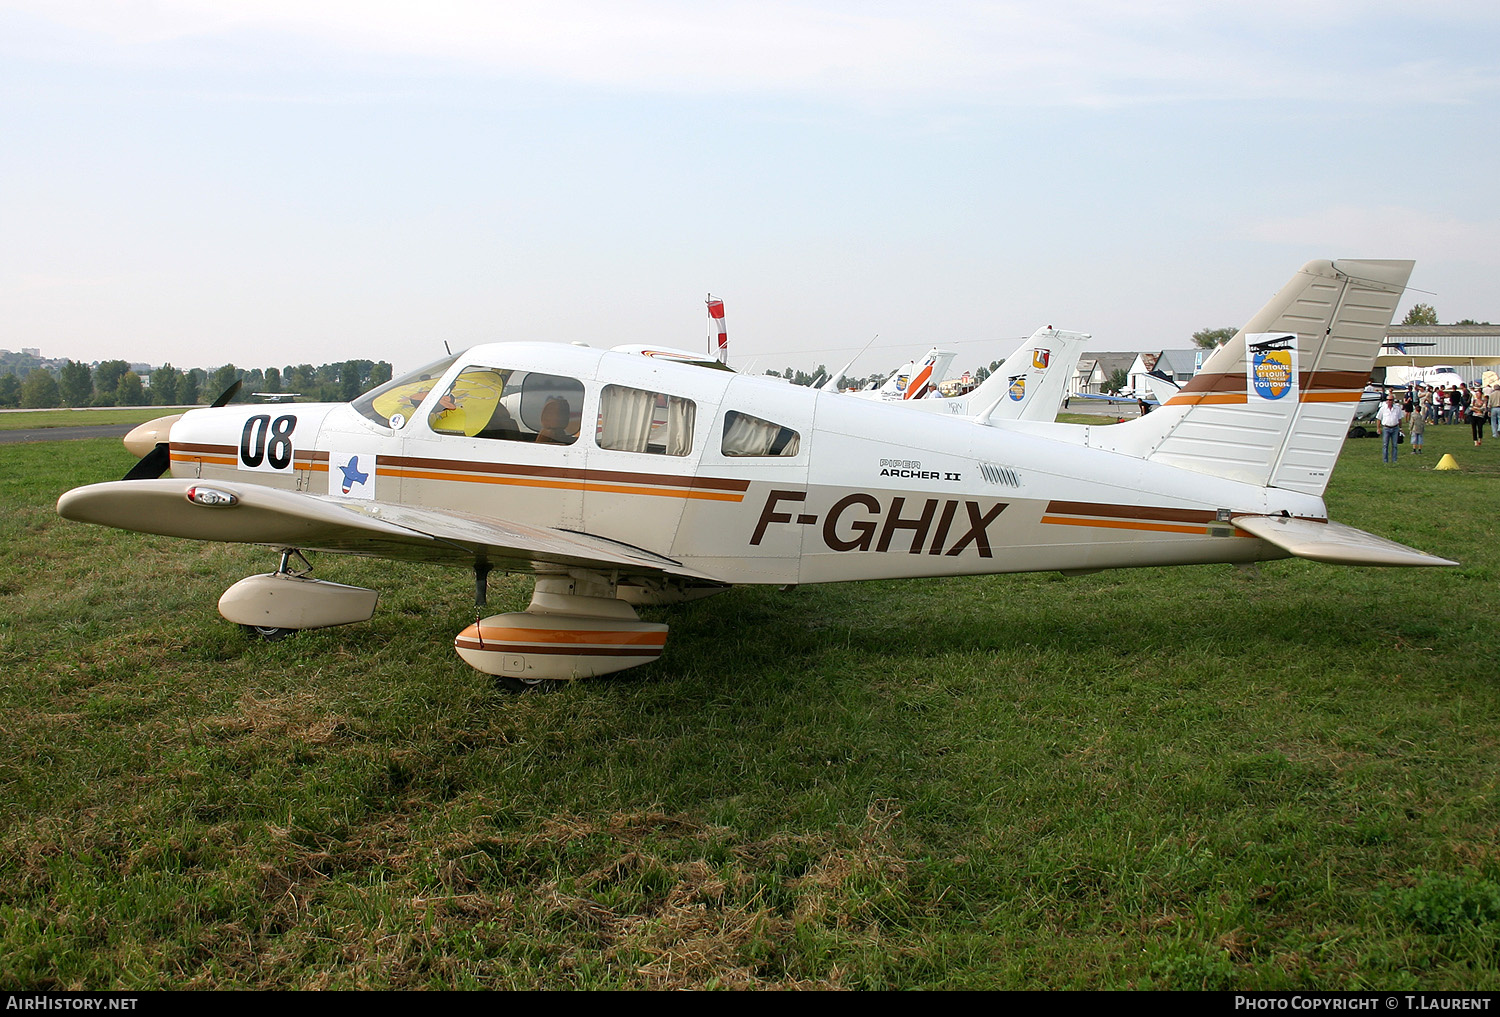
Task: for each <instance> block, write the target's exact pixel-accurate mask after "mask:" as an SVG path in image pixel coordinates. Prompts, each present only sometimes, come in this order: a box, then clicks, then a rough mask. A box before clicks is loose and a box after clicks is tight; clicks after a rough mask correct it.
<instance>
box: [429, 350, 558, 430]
mask: <svg viewBox="0 0 1500 1017" xmlns="http://www.w3.org/2000/svg"><path fill="white" fill-rule="evenodd" d="M582 410H583V383H582V382H580V381H578V380H577V379H574V378H565V377H560V376H558V375H553V374H538V373H536V372H532V371H516V370H507V369H504V368H498V367H470V368H466V369H465V370H464V371H462V372H461V373H460V374H459V376H458V377H457V378H455V379H454V380H453V384H452V385H450V386H449V387H448V391H446V392H444V393H443V395H442V398H440V399H439V400H438V403H437V405H436V406H434V407H433V409H432V413H431V414H430V415H429V417H428V423H429V424H430V425H431V427H432V429H433V430H434V431H436V432H437V433H438V434H461V435H464V436H466V437H469V438H491V439H496V440H499V441H529V442H534V443H535V444H538V445H571V444H573V443H574V442H575V441H577V440H578V427H579V422H580V421H581V420H582Z"/></svg>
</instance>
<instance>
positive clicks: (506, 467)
mask: <svg viewBox="0 0 1500 1017" xmlns="http://www.w3.org/2000/svg"><path fill="white" fill-rule="evenodd" d="M380 465H381V467H382V468H384V467H391V468H393V469H408V470H446V471H451V472H455V473H496V474H501V473H504V474H510V475H511V476H520V477H545V478H549V479H556V480H583V481H589V482H593V483H612V484H654V485H659V486H662V487H684V488H689V489H702V490H711V491H714V490H716V491H741V492H743V491H747V490H749V489H750V481H748V480H727V479H724V478H720V477H688V476H683V475H681V474H671V473H627V472H624V471H621V470H579V469H566V468H563V467H557V466H531V465H526V464H522V463H491V462H481V461H473V460H467V459H424V458H421V457H418V456H384V455H383V456H381V457H380Z"/></svg>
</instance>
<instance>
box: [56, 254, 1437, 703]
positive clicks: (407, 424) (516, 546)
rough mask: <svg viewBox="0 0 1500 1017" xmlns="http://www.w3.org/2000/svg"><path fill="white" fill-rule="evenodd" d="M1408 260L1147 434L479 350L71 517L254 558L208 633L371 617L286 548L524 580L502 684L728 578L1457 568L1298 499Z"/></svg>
mask: <svg viewBox="0 0 1500 1017" xmlns="http://www.w3.org/2000/svg"><path fill="white" fill-rule="evenodd" d="M1411 267H1412V263H1411V262H1407V261H1336V262H1330V261H1315V262H1311V263H1309V264H1308V265H1306V266H1305V267H1304V268H1303V269H1301V270H1300V271H1299V272H1297V273H1296V275H1294V276H1293V277H1292V280H1291V282H1290V283H1288V284H1287V285H1286V286H1285V287H1283V288H1282V289H1281V291H1280V292H1279V293H1277V294H1276V296H1275V297H1273V298H1272V299H1271V301H1270V302H1269V303H1268V304H1267V305H1266V306H1265V307H1264V308H1263V309H1262V310H1261V311H1260V312H1258V313H1257V314H1256V315H1255V316H1254V317H1253V318H1251V320H1250V322H1249V323H1248V324H1247V325H1246V326H1245V328H1244V329H1243V330H1242V331H1241V332H1240V333H1239V334H1238V335H1236V336H1235V337H1234V339H1232V340H1231V341H1230V342H1229V343H1228V344H1226V345H1225V346H1224V347H1222V348H1221V349H1219V350H1218V351H1217V352H1215V353H1214V354H1213V355H1212V356H1211V357H1210V358H1209V359H1208V361H1207V362H1206V363H1205V364H1204V365H1203V370H1202V371H1201V372H1200V373H1199V374H1198V375H1197V376H1196V377H1194V378H1193V379H1192V381H1190V382H1189V383H1188V384H1187V385H1185V386H1184V387H1183V388H1182V390H1181V391H1180V392H1178V393H1177V394H1176V395H1175V396H1173V397H1172V398H1171V399H1170V400H1168V402H1167V403H1166V404H1165V405H1163V406H1162V407H1161V408H1160V409H1158V410H1157V411H1156V412H1154V413H1152V414H1150V415H1149V416H1146V417H1143V418H1140V419H1137V420H1131V421H1128V422H1126V423H1123V424H1115V425H1110V426H1089V425H1076V424H1058V423H1054V422H1047V421H1027V420H999V419H993V418H992V419H989V420H988V421H982V420H979V419H976V418H974V417H970V418H963V417H954V416H950V415H947V414H927V413H912V412H910V411H909V410H907V409H903V408H897V407H892V406H890V405H886V404H883V403H880V402H874V401H867V400H861V399H850V398H847V397H846V396H843V395H838V394H835V393H832V392H820V391H817V390H812V389H805V388H798V387H795V386H790V385H786V384H777V383H774V382H770V381H764V380H761V379H758V378H754V377H747V376H743V375H738V374H734V373H733V372H729V371H723V370H710V369H706V368H704V367H700V366H696V365H693V364H686V363H680V362H675V361H673V360H672V359H669V358H666V357H645V356H640V355H633V354H628V353H619V352H605V351H602V350H595V349H589V348H580V347H579V346H568V345H555V344H523V343H516V344H501V345H486V346H476V347H474V348H472V349H470V350H467V351H466V352H464V353H461V354H459V355H458V356H455V357H449V358H448V359H446V360H443V361H441V362H439V363H436V364H433V365H432V366H430V367H427V368H424V369H422V370H420V371H417V372H414V373H412V374H410V375H407V376H406V377H403V378H400V379H397V380H395V381H392V382H390V383H389V384H386V385H383V386H381V387H380V388H377V389H375V390H373V391H371V392H369V393H366V394H365V395H364V396H361V397H360V398H359V399H357V400H355V401H354V402H353V403H349V404H322V405H319V404H298V405H294V406H286V407H266V406H222V407H219V408H205V409H200V410H193V411H190V412H188V413H185V414H183V415H182V417H181V418H180V419H178V420H176V421H175V422H172V423H170V424H169V425H168V424H166V422H153V424H152V425H143V431H144V433H145V434H146V435H147V437H148V439H149V440H150V441H155V442H157V444H155V445H154V447H149V450H148V451H147V453H146V455H145V456H144V457H143V459H142V461H141V462H140V463H138V464H137V466H136V468H135V469H133V470H132V471H131V473H130V474H128V475H127V476H130V477H141V476H146V477H156V476H158V475H159V474H160V473H162V472H163V471H165V470H167V469H170V471H171V478H170V479H144V480H141V479H129V480H125V481H117V482H114V483H106V484H95V485H91V486H88V487H81V488H77V489H75V490H72V491H69V492H67V493H66V494H64V495H63V496H62V498H61V499H60V500H59V501H58V511H59V512H60V513H61V514H62V515H64V516H66V517H67V518H69V519H76V520H82V521H85V522H93V523H101V524H104V525H109V526H117V527H122V528H124V529H129V530H138V531H143V532H147V533H159V534H166V535H169V536H179V537H190V538H196V539H200V540H222V541H234V542H239V543H252V544H263V545H267V546H269V547H271V548H274V549H276V550H278V551H280V552H281V567H280V568H279V569H278V570H277V571H275V572H273V573H270V574H268V575H262V576H252V577H250V578H248V579H244V580H242V581H240V582H239V583H236V584H235V585H234V586H232V587H231V588H230V589H229V590H228V591H227V592H226V593H225V594H224V596H223V597H222V598H221V600H220V602H219V609H220V612H221V613H222V614H223V615H224V616H225V617H226V618H228V619H229V620H230V621H233V622H238V623H240V624H243V625H246V626H251V627H254V628H256V629H259V630H262V631H263V632H268V633H270V634H276V633H278V632H279V631H280V630H287V629H299V628H312V627H318V626H324V625H336V624H343V623H347V622H354V621H361V620H365V619H367V618H369V617H370V616H371V615H372V614H373V612H374V607H375V600H376V597H377V593H376V592H375V591H373V590H361V589H358V588H354V587H348V586H342V585H339V584H336V583H329V582H325V581H322V580H315V579H311V578H308V577H307V576H306V575H305V574H302V573H298V572H297V571H295V570H294V569H293V568H292V567H291V561H292V560H293V559H294V558H296V557H299V555H298V554H297V552H299V551H302V550H316V551H331V552H341V553H352V554H365V555H373V556H377V557H386V558H393V559H403V560H416V561H427V562H435V563H439V564H447V565H457V566H462V567H465V568H469V569H472V570H474V573H475V576H476V586H477V594H478V597H477V599H478V601H479V603H481V604H482V603H483V602H484V589H485V579H486V577H487V575H488V573H489V572H490V570H492V569H497V568H498V569H502V570H506V571H515V572H531V573H534V574H535V576H536V589H535V592H534V593H533V595H532V600H531V603H530V606H529V607H528V608H527V609H526V610H525V611H518V612H513V613H510V614H503V615H496V616H493V617H489V618H484V619H483V620H481V621H478V622H476V623H475V624H474V625H471V626H469V627H468V628H467V629H465V630H464V631H463V632H462V633H461V634H459V636H458V638H457V649H458V652H459V653H460V654H461V655H462V657H463V658H464V659H465V660H466V661H468V662H469V663H470V664H472V665H473V666H475V667H477V668H479V669H480V670H482V671H485V672H488V673H490V674H494V675H497V676H499V677H500V679H501V681H502V683H503V684H505V685H507V686H508V687H511V688H521V687H526V686H527V685H534V684H539V683H542V682H547V681H551V680H558V679H568V678H574V677H579V676H589V675H599V674H607V673H610V672H613V671H618V670H621V669H623V668H627V667H631V666H633V665H637V664H643V663H647V662H649V661H652V660H655V659H656V658H657V657H658V656H660V655H661V653H662V649H663V645H664V643H665V641H666V634H667V626H666V625H663V624H655V623H647V622H642V621H640V620H639V619H638V618H637V616H636V613H635V610H634V609H633V607H632V605H633V604H645V603H668V602H673V601H679V600H683V599H687V598H691V597H696V596H701V595H704V594H707V593H712V592H715V591H718V590H722V589H725V588H726V587H729V586H733V585H738V584H751V583H758V584H775V585H778V586H786V585H790V584H799V583H825V582H836V581H841V580H855V579H888V578H909V577H915V576H952V575H973V574H984V573H999V572H1030V571H1042V570H1061V571H1063V572H1066V573H1074V572H1086V571H1095V570H1099V569H1107V568H1125V567H1130V566H1140V565H1188V564H1199V563H1205V562H1253V561H1258V560H1263V559H1272V558H1284V557H1287V556H1289V555H1297V556H1300V557H1304V558H1311V559H1314V560H1318V561H1326V562H1335V563H1341V564H1348V565H1452V564H1455V563H1454V562H1451V561H1448V560H1446V559H1442V558H1437V557H1433V556H1431V555H1428V554H1425V553H1423V552H1421V551H1417V550H1414V549H1412V548H1409V547H1405V546H1403V545H1400V544H1396V543H1392V542H1390V541H1387V540H1384V539H1382V538H1380V537H1376V536H1374V535H1372V534H1368V533H1365V532H1363V531H1360V530H1356V529H1353V528H1351V527H1348V526H1343V525H1340V524H1338V523H1335V522H1332V521H1330V520H1329V519H1328V513H1327V510H1326V508H1325V507H1324V504H1323V499H1322V494H1323V490H1324V488H1325V487H1326V485H1327V483H1328V478H1329V475H1330V474H1331V473H1332V471H1333V466H1334V461H1335V460H1336V458H1337V457H1338V454H1339V449H1340V447H1341V445H1342V439H1343V436H1344V433H1345V431H1346V430H1347V429H1348V427H1349V419H1350V416H1351V415H1352V413H1353V412H1354V407H1355V404H1356V403H1357V401H1358V400H1359V396H1360V391H1361V389H1363V387H1364V384H1365V381H1366V380H1367V378H1368V376H1369V372H1370V365H1371V363H1372V362H1373V360H1374V358H1375V355H1376V354H1377V353H1378V352H1379V350H1380V344H1381V341H1382V340H1383V339H1384V338H1385V329H1386V326H1387V325H1388V323H1389V321H1390V318H1391V314H1392V312H1393V311H1394V309H1395V307H1396V302H1397V300H1398V299H1399V297H1400V296H1401V292H1402V289H1403V287H1404V286H1405V283H1406V280H1407V277H1408V276H1409V274H1410V272H1411Z"/></svg>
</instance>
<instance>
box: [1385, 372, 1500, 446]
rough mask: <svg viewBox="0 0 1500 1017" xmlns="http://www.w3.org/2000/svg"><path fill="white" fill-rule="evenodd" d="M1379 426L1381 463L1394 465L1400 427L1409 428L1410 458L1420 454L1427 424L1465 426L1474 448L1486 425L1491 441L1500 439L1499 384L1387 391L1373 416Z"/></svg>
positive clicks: (1479, 442) (1418, 386) (1479, 440)
mask: <svg viewBox="0 0 1500 1017" xmlns="http://www.w3.org/2000/svg"><path fill="white" fill-rule="evenodd" d="M1375 419H1376V421H1377V422H1378V423H1379V424H1380V436H1381V438H1382V439H1383V442H1382V445H1381V452H1380V459H1381V462H1385V463H1394V462H1395V461H1396V448H1397V445H1398V444H1399V443H1400V440H1401V437H1400V435H1401V425H1402V424H1403V423H1405V424H1407V425H1408V428H1409V431H1410V439H1411V451H1412V455H1420V454H1421V452H1422V432H1423V431H1424V430H1426V427H1427V425H1428V424H1429V423H1434V424H1435V423H1447V424H1460V423H1467V424H1468V425H1469V426H1470V428H1471V429H1472V433H1473V435H1474V447H1475V448H1478V447H1479V445H1480V444H1481V442H1482V441H1483V439H1484V425H1485V421H1489V425H1490V437H1491V438H1500V384H1496V385H1493V386H1491V387H1490V388H1488V389H1484V388H1481V387H1480V385H1479V383H1478V382H1476V383H1475V384H1474V387H1473V389H1470V388H1469V386H1468V385H1467V384H1464V385H1454V386H1452V387H1451V388H1447V389H1443V388H1439V387H1432V388H1429V387H1428V386H1426V385H1421V384H1413V385H1410V386H1408V387H1407V388H1406V389H1404V390H1402V389H1386V393H1385V401H1384V402H1383V403H1381V404H1380V409H1379V410H1377V411H1376V412H1375Z"/></svg>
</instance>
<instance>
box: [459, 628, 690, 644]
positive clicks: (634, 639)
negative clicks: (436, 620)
mask: <svg viewBox="0 0 1500 1017" xmlns="http://www.w3.org/2000/svg"><path fill="white" fill-rule="evenodd" d="M469 638H474V637H469ZM479 638H482V639H483V640H484V641H485V642H487V643H488V642H496V643H511V642H522V641H524V642H528V643H598V644H600V645H606V646H608V645H619V646H665V645H666V643H667V634H666V633H665V632H617V631H609V630H603V631H601V630H598V629H512V628H494V629H486V628H482V629H480V630H479Z"/></svg>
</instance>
